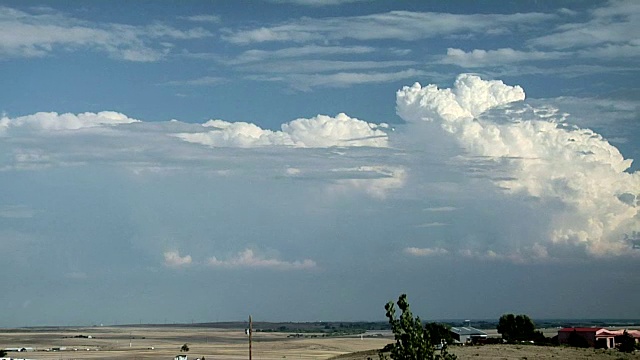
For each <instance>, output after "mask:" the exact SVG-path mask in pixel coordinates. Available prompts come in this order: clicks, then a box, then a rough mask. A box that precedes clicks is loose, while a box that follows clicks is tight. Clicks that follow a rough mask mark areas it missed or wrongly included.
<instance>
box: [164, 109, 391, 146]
mask: <svg viewBox="0 0 640 360" xmlns="http://www.w3.org/2000/svg"><path fill="white" fill-rule="evenodd" d="M203 126H204V127H205V128H207V129H209V128H215V130H210V131H206V132H200V133H179V134H176V136H177V137H179V138H180V139H182V140H185V141H188V142H192V143H197V144H202V145H208V146H212V147H241V148H251V147H260V146H291V147H301V148H323V147H332V146H343V147H350V146H370V147H387V146H388V136H387V133H386V132H385V131H383V130H382V129H386V128H387V127H388V126H387V125H386V124H380V125H377V124H373V123H368V122H366V121H363V120H359V119H356V118H351V117H349V116H347V115H346V114H342V113H341V114H338V115H337V116H336V117H330V116H326V115H318V116H316V117H313V118H310V119H304V118H301V119H296V120H293V121H291V122H289V123H285V124H283V125H282V127H281V128H282V130H281V131H272V130H265V129H262V128H260V127H259V126H257V125H255V124H250V123H246V122H233V123H232V122H227V121H223V120H210V121H208V122H206V123H205V124H203Z"/></svg>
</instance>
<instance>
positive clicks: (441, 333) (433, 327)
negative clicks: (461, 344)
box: [424, 322, 453, 345]
mask: <svg viewBox="0 0 640 360" xmlns="http://www.w3.org/2000/svg"><path fill="white" fill-rule="evenodd" d="M424 330H425V332H426V333H427V334H428V336H429V342H430V343H431V345H438V344H452V343H453V338H452V337H451V332H450V331H449V327H447V326H446V325H444V324H440V323H435V322H431V323H426V324H425V325H424Z"/></svg>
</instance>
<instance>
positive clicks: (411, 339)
mask: <svg viewBox="0 0 640 360" xmlns="http://www.w3.org/2000/svg"><path fill="white" fill-rule="evenodd" d="M396 304H397V305H398V309H400V311H401V312H402V313H401V314H400V316H399V317H396V307H395V304H394V303H393V301H389V302H388V303H387V304H386V305H385V307H384V308H385V310H386V311H387V312H386V316H387V319H388V320H389V325H391V331H393V335H394V339H395V343H393V344H389V345H388V346H385V349H383V351H384V350H388V352H389V356H390V357H391V359H393V360H440V359H441V360H455V359H456V356H455V355H453V354H449V353H448V352H447V349H446V345H445V346H444V347H443V348H442V350H441V351H440V354H436V353H435V349H434V346H433V344H432V343H431V335H430V332H429V329H428V328H427V327H423V326H422V322H421V321H420V318H419V317H416V318H414V317H413V314H412V313H411V309H410V308H409V302H408V301H407V295H406V294H402V295H400V297H399V298H398V301H397V302H396ZM380 358H381V359H388V357H387V355H386V354H384V353H383V352H381V353H380Z"/></svg>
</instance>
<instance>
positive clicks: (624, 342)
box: [616, 330, 636, 353]
mask: <svg viewBox="0 0 640 360" xmlns="http://www.w3.org/2000/svg"><path fill="white" fill-rule="evenodd" d="M616 343H618V344H620V346H619V347H618V350H620V351H622V352H626V353H631V352H633V351H634V350H635V348H636V340H635V339H634V338H633V336H631V334H629V333H628V332H627V331H626V330H625V331H624V333H623V334H622V336H616Z"/></svg>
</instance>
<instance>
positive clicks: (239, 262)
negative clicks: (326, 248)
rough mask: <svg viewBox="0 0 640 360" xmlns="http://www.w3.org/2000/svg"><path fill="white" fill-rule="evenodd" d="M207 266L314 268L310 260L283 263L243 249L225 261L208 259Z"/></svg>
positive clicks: (276, 268)
mask: <svg viewBox="0 0 640 360" xmlns="http://www.w3.org/2000/svg"><path fill="white" fill-rule="evenodd" d="M208 263H209V266H211V267H222V268H259V269H260V268H262V269H275V270H304V269H313V268H316V267H317V265H316V262H315V261H313V260H310V259H304V260H302V261H299V260H296V261H291V262H289V261H283V260H278V259H275V258H267V257H263V256H260V255H257V254H255V253H254V251H253V250H252V249H245V250H243V251H241V252H239V253H238V254H236V256H233V257H230V258H228V259H226V260H220V259H218V258H216V257H215V256H212V257H210V258H209V261H208Z"/></svg>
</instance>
